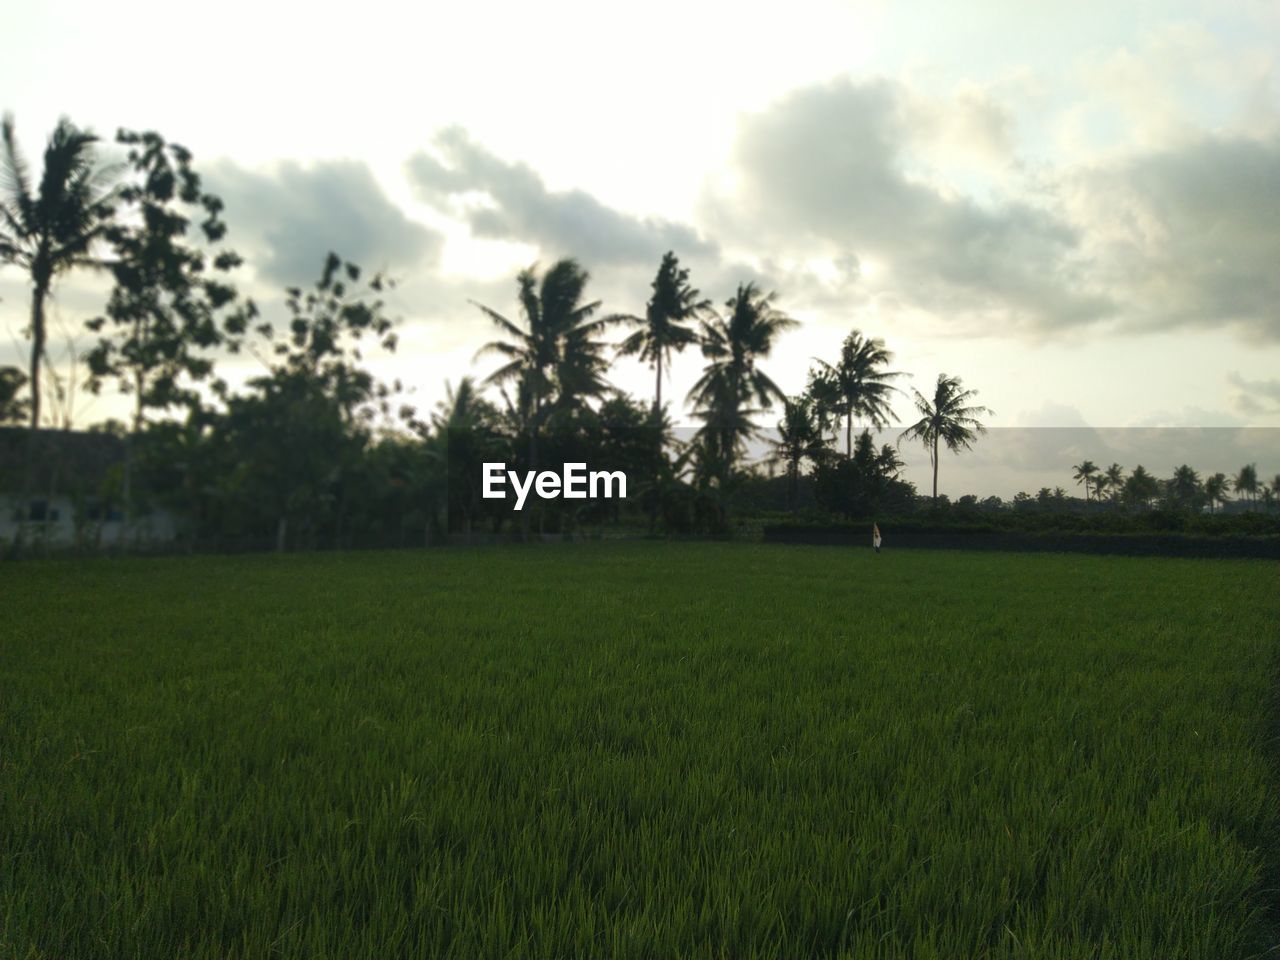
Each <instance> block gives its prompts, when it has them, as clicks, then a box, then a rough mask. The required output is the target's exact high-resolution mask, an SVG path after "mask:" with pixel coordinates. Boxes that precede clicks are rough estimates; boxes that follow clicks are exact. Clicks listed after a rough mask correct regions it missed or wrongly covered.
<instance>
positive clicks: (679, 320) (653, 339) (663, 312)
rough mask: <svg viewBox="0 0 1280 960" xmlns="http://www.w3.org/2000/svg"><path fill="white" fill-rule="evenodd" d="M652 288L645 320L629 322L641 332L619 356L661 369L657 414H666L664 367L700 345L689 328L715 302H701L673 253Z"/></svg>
mask: <svg viewBox="0 0 1280 960" xmlns="http://www.w3.org/2000/svg"><path fill="white" fill-rule="evenodd" d="M651 286H652V288H653V294H652V296H650V297H649V303H648V304H647V306H646V307H645V314H644V317H628V318H626V319H627V322H629V323H631V324H632V325H634V326H636V327H638V328H639V329H637V330H636V331H635V332H634V333H632V334H631V335H630V336H628V337H627V338H626V339H625V340H623V341H622V343H620V344H619V345H618V353H619V355H621V356H635V357H639V358H640V359H641V360H643V361H644V362H645V363H647V364H648V365H649V366H650V367H652V368H656V369H657V375H656V377H655V380H654V389H653V409H654V411H655V412H657V411H661V410H662V373H663V366H664V364H665V365H670V363H671V354H672V353H680V352H681V351H683V350H684V348H685V347H687V346H689V345H690V344H694V343H697V342H698V334H697V331H696V330H695V329H694V328H693V327H690V326H687V324H688V323H689V322H690V321H693V320H696V319H697V318H698V317H700V316H702V315H704V314H705V313H707V311H709V310H710V308H711V301H710V300H704V299H701V295H700V294H699V292H698V291H697V290H696V289H694V287H693V286H691V285H690V283H689V271H688V270H687V269H685V268H684V267H681V266H680V261H679V260H678V259H677V258H676V255H675V254H674V253H672V252H670V251H668V252H667V253H666V254H665V255H664V256H663V258H662V263H661V264H660V265H659V266H658V274H657V276H656V277H654V279H653V283H652V284H651Z"/></svg>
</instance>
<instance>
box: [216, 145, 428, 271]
mask: <svg viewBox="0 0 1280 960" xmlns="http://www.w3.org/2000/svg"><path fill="white" fill-rule="evenodd" d="M204 179H205V182H206V185H207V186H208V188H209V189H210V190H212V191H213V192H214V193H216V194H218V195H219V196H221V197H222V199H223V200H224V201H225V202H226V219H227V223H228V224H229V226H230V231H229V232H228V241H229V243H230V244H231V245H232V246H233V247H235V248H236V249H238V250H240V252H241V253H242V254H243V255H244V256H245V257H246V259H247V260H249V262H250V265H251V266H253V267H254V269H255V271H256V273H257V275H258V276H259V277H260V278H261V279H263V280H266V281H268V282H270V283H273V284H276V285H282V286H283V285H307V284H309V283H311V282H312V281H314V280H316V279H317V278H318V277H319V275H320V268H321V266H322V265H323V262H324V257H325V255H326V254H327V253H328V252H329V251H330V250H333V251H335V252H336V253H338V254H339V255H340V256H342V257H343V258H344V259H347V260H351V261H353V262H355V263H358V264H360V265H361V266H362V267H364V268H366V269H367V270H371V271H373V270H383V269H388V268H391V269H392V270H393V272H394V269H395V268H407V267H412V266H418V265H420V264H422V263H424V262H428V263H429V262H432V261H434V260H435V258H436V257H437V256H438V255H439V252H440V248H441V245H442V237H441V236H440V235H439V234H438V233H436V232H435V231H433V230H431V229H429V228H427V227H425V226H423V225H422V224H420V223H417V222H415V221H413V220H411V219H409V218H408V217H407V216H406V215H405V213H404V212H403V211H402V210H401V209H400V208H399V207H398V206H396V205H395V204H394V203H393V202H392V201H391V200H390V199H389V198H388V197H387V196H386V194H385V193H383V191H382V188H381V187H380V186H379V185H378V183H377V181H376V180H375V179H374V177H373V174H372V173H371V172H370V170H369V168H368V166H367V165H365V164H364V163H362V162H358V161H353V160H323V161H318V162H315V163H311V164H307V165H303V164H300V163H297V162H294V161H282V162H280V163H276V164H273V165H272V166H270V167H267V168H265V169H257V170H255V169H248V168H245V167H241V166H238V165H237V164H235V163H233V162H231V161H229V160H223V161H220V162H217V163H214V164H212V165H211V166H210V167H209V168H208V171H207V173H205V175H204Z"/></svg>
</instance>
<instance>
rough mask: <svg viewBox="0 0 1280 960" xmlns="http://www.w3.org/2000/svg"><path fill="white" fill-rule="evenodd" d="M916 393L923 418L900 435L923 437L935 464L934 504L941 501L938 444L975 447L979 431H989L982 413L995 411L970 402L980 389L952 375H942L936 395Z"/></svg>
mask: <svg viewBox="0 0 1280 960" xmlns="http://www.w3.org/2000/svg"><path fill="white" fill-rule="evenodd" d="M913 392H914V393H915V404H916V410H917V411H919V413H920V414H921V417H920V419H919V420H917V421H916V422H915V423H913V424H912V425H911V426H910V427H908V428H907V429H906V430H904V431H902V433H901V434H900V435H899V437H898V442H899V443H901V442H902V441H903V440H904V439H914V440H919V441H920V442H921V443H923V444H924V445H925V447H926V448H927V449H928V451H929V463H930V464H931V465H932V467H933V503H934V505H935V506H936V505H937V503H938V445H939V443H940V442H941V443H943V444H945V445H946V447H947V449H948V450H951V451H952V452H953V453H959V452H960V451H961V450H968V449H970V448H971V447H972V446H973V443H974V441H975V440H976V439H977V437H978V434H980V433H986V427H984V426H983V425H982V424H981V423H980V422H979V421H978V417H979V416H984V415H986V416H990V415H991V411H990V410H989V409H987V408H986V407H983V406H978V405H976V404H973V405H971V404H970V401H971V400H972V399H973V398H974V397H976V396H977V395H978V392H977V391H976V390H966V389H964V386H963V385H962V383H961V382H960V378H959V377H948V376H947V375H946V374H945V373H940V374H938V382H937V385H936V386H935V387H934V391H933V396H932V397H931V398H930V397H926V396H924V394H922V393H921V392H920V391H919V390H915V391H913Z"/></svg>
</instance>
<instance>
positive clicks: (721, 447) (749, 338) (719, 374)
mask: <svg viewBox="0 0 1280 960" xmlns="http://www.w3.org/2000/svg"><path fill="white" fill-rule="evenodd" d="M773 300H774V294H772V293H770V294H763V293H761V292H760V291H759V290H758V289H757V288H756V286H755V284H753V283H747V284H739V285H738V291H737V293H736V294H735V295H734V297H733V298H732V299H731V300H729V301H728V302H727V303H726V304H725V306H726V308H727V309H728V311H729V316H728V317H727V318H725V317H720V316H716V317H715V318H714V319H712V320H710V321H708V320H704V321H703V322H702V337H701V346H702V355H703V356H704V357H706V358H707V359H708V360H709V361H710V363H708V364H707V365H706V366H705V367H704V368H703V370H702V376H701V377H699V378H698V382H697V383H695V384H694V385H693V389H691V390H690V391H689V400H690V401H691V402H692V403H693V405H694V409H695V412H696V414H697V415H698V417H699V419H701V420H702V421H703V427H702V429H701V430H700V431H699V434H700V436H701V442H702V446H703V447H704V448H705V449H706V450H707V451H708V452H710V453H711V454H712V455H713V456H714V459H715V460H716V462H718V463H719V464H720V465H721V467H720V469H721V471H722V472H724V473H726V474H727V473H730V472H732V469H733V465H734V462H735V461H736V459H737V457H738V455H739V453H740V452H741V446H742V444H743V443H744V442H745V441H746V439H747V438H749V437H750V436H752V435H753V434H754V433H755V430H756V426H755V423H754V422H753V421H752V419H751V418H752V416H753V415H754V414H755V413H757V412H759V411H760V410H764V409H768V408H769V407H770V406H772V405H773V402H774V401H775V400H780V401H783V400H785V399H786V397H785V396H784V394H783V392H782V390H781V389H780V388H779V387H778V385H777V384H776V383H774V382H773V380H771V379H770V378H769V376H768V375H767V374H766V373H765V372H764V371H763V370H761V369H760V368H759V367H758V366H757V363H758V361H759V360H760V359H762V358H764V357H767V356H768V355H769V353H770V351H771V350H772V349H773V343H774V341H775V340H776V339H777V337H778V334H780V333H781V332H782V331H784V330H787V329H790V328H791V327H794V326H796V321H795V320H793V319H791V317H789V316H787V315H786V314H785V313H783V312H782V311H780V310H778V309H777V308H776V307H775V306H774V305H773ZM752 404H755V405H757V406H754V407H753V406H752Z"/></svg>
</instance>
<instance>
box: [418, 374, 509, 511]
mask: <svg viewBox="0 0 1280 960" xmlns="http://www.w3.org/2000/svg"><path fill="white" fill-rule="evenodd" d="M445 389H446V398H445V400H444V401H442V402H441V403H440V404H439V405H438V407H437V411H436V413H434V414H433V415H432V417H431V424H432V427H433V428H434V430H435V441H436V450H437V458H438V461H439V462H440V463H441V464H442V465H443V466H444V467H446V468H447V477H446V484H447V494H446V497H447V500H446V503H447V509H448V518H449V525H450V527H451V529H457V530H458V531H459V532H461V533H462V534H464V535H466V536H470V534H471V531H472V525H473V523H474V522H475V520H476V518H477V517H479V516H480V515H481V514H482V513H483V507H484V501H483V499H482V493H483V491H482V490H481V469H482V467H481V464H483V463H485V462H486V461H501V460H506V458H507V457H506V454H507V445H506V442H505V440H504V438H503V437H502V435H501V432H500V429H499V426H498V424H499V415H498V410H497V408H495V407H494V406H493V404H491V403H490V402H489V401H487V400H486V399H484V397H482V396H480V394H479V392H478V391H477V390H476V387H475V383H474V381H472V379H471V378H470V377H463V378H462V379H461V380H460V381H459V382H458V386H457V387H456V388H455V387H453V386H452V385H450V384H446V385H445Z"/></svg>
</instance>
